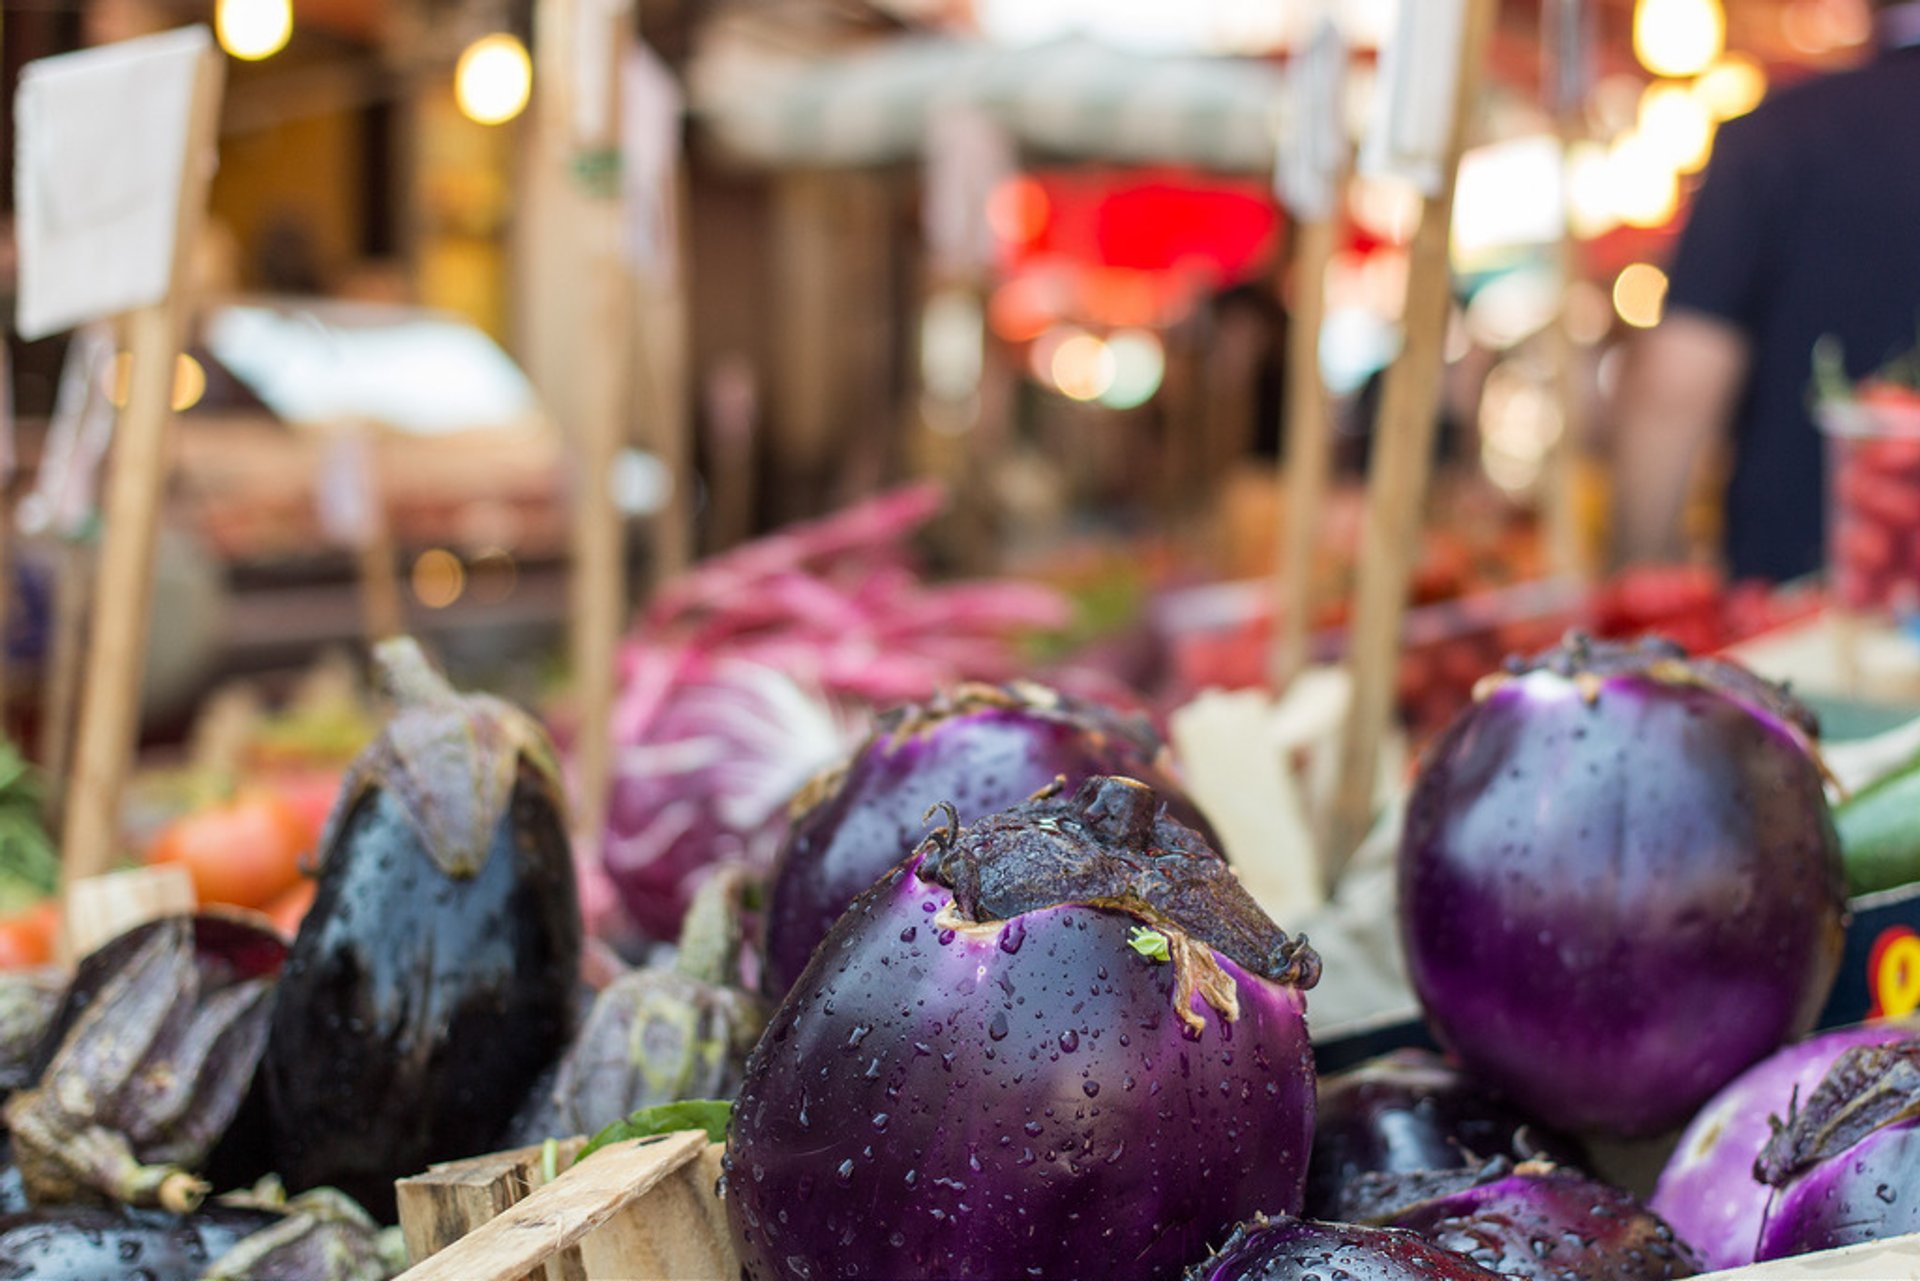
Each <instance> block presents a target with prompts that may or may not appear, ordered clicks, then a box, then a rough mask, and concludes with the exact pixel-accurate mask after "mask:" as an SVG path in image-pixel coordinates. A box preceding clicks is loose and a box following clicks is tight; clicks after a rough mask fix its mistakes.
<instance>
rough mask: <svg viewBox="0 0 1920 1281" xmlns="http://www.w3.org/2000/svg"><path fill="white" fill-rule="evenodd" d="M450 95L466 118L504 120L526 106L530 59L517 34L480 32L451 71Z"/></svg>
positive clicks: (483, 121)
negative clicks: (451, 87)
mask: <svg viewBox="0 0 1920 1281" xmlns="http://www.w3.org/2000/svg"><path fill="white" fill-rule="evenodd" d="M453 93H454V98H455V100H456V101H457V102H459V104H460V111H461V113H462V114H463V115H465V116H466V117H467V118H468V119H469V120H472V121H475V122H476V123H479V124H483V125H498V124H505V123H506V122H507V121H509V120H511V119H513V118H514V117H515V116H517V115H519V114H520V113H521V112H522V111H525V110H526V109H527V99H528V98H529V97H530V96H531V95H532V93H533V60H532V59H531V58H529V57H528V56H527V46H525V45H524V44H521V43H520V39H519V37H518V36H513V35H509V34H507V33H506V32H504V31H496V32H494V33H493V34H492V35H486V36H481V37H480V38H479V39H478V40H475V41H474V42H473V43H472V44H470V45H468V46H467V47H466V49H465V50H463V51H462V52H461V54H460V62H459V64H458V65H457V66H456V67H455V68H454V71H453Z"/></svg>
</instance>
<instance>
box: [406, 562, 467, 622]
mask: <svg viewBox="0 0 1920 1281" xmlns="http://www.w3.org/2000/svg"><path fill="white" fill-rule="evenodd" d="M411 581H412V584H413V595H414V598H415V599H416V600H418V601H419V602H420V603H421V604H422V605H425V606H426V607H427V608H428V609H445V608H446V607H447V606H449V605H451V604H453V603H454V602H455V601H457V600H459V599H460V595H461V593H463V592H465V591H466V590H467V570H466V567H465V566H464V565H462V564H461V563H460V558H459V557H458V556H455V555H454V554H453V553H452V552H450V551H448V550H447V549H446V548H444V547H430V548H428V549H427V550H426V551H423V552H421V553H420V555H419V556H418V557H416V558H415V559H414V562H413V574H412V576H411Z"/></svg>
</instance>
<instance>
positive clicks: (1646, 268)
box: [1613, 262, 1667, 329]
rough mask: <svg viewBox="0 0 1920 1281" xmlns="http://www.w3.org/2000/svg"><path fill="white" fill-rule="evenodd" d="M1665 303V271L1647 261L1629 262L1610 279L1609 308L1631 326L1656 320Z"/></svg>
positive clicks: (1644, 325)
mask: <svg viewBox="0 0 1920 1281" xmlns="http://www.w3.org/2000/svg"><path fill="white" fill-rule="evenodd" d="M1666 307H1667V273H1666V272H1664V271H1662V270H1660V269H1659V268H1658V267H1656V266H1654V265H1653V264H1652V263H1650V262H1636V263H1630V264H1628V265H1627V266H1625V267H1623V268H1621V270H1620V274H1619V275H1618V276H1615V277H1614V280H1613V309H1614V310H1615V311H1616V312H1618V313H1619V314H1620V319H1622V320H1624V321H1626V322H1627V323H1628V324H1629V325H1632V326H1633V327H1634V328H1635V329H1651V328H1653V327H1654V326H1655V325H1657V324H1659V323H1660V317H1661V315H1662V314H1663V313H1664V312H1665V311H1666Z"/></svg>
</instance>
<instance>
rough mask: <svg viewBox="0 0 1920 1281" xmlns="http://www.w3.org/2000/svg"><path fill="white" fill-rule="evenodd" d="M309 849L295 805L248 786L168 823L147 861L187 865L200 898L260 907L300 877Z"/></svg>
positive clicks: (290, 887) (203, 901)
mask: <svg viewBox="0 0 1920 1281" xmlns="http://www.w3.org/2000/svg"><path fill="white" fill-rule="evenodd" d="M311 848H312V839H311V836H310V834H309V831H308V823H307V821H306V820H305V819H303V818H302V817H301V816H300V814H299V812H298V811H297V810H295V809H294V808H293V806H291V805H290V804H288V803H287V802H286V801H284V800H282V799H281V798H280V797H279V796H276V795H274V794H273V793H271V792H266V791H249V792H242V793H241V794H240V795H238V796H236V797H235V798H234V799H233V800H232V801H229V802H228V803H227V804H225V805H220V806H216V807H215V808H213V809H208V810H201V811H200V812H199V813H196V814H188V815H187V816H186V817H184V818H180V819H177V820H175V821H174V822H172V823H170V824H168V826H167V827H166V828H165V829H163V830H162V831H161V833H160V835H159V837H158V838H157V839H156V840H155V841H154V843H153V845H152V847H151V848H150V849H149V850H148V851H147V861H148V862H149V863H178V864H180V865H181V866H183V867H185V868H186V869H187V872H188V874H189V875H191V876H192V877H193V888H194V891H195V893H197V894H198V895H199V897H200V901H201V902H202V903H231V904H235V905H237V906H239V907H252V908H258V907H263V906H265V905H266V904H267V903H269V902H270V901H272V900H273V898H274V897H275V896H276V895H279V894H282V893H285V892H286V891H287V890H290V889H292V888H293V887H294V885H295V884H297V883H298V882H299V880H300V861H301V859H302V858H304V857H305V855H306V853H307V851H308V850H309V849H311Z"/></svg>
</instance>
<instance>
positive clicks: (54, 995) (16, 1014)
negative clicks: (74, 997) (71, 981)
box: [0, 969, 67, 1103]
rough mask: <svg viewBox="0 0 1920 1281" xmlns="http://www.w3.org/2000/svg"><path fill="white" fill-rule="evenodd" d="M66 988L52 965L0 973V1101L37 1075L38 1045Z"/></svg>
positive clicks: (32, 1081) (23, 1087) (43, 1039)
mask: <svg viewBox="0 0 1920 1281" xmlns="http://www.w3.org/2000/svg"><path fill="white" fill-rule="evenodd" d="M66 989H67V981H66V977H65V976H64V975H62V974H61V973H60V971H58V970H55V969H43V970H11V971H7V972H5V973H0V1103H4V1102H6V1098H7V1095H9V1094H11V1093H12V1092H13V1091H15V1090H21V1089H25V1088H26V1087H27V1086H29V1085H32V1084H33V1083H34V1081H35V1079H36V1078H37V1077H38V1076H39V1054H40V1047H41V1045H42V1044H43V1043H44V1042H45V1041H46V1039H47V1032H48V1031H49V1029H51V1028H52V1027H53V1023H54V1019H55V1018H56V1017H57V1016H58V1014H59V1013H60V1000H61V994H62V993H64V992H65V991H66Z"/></svg>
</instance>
